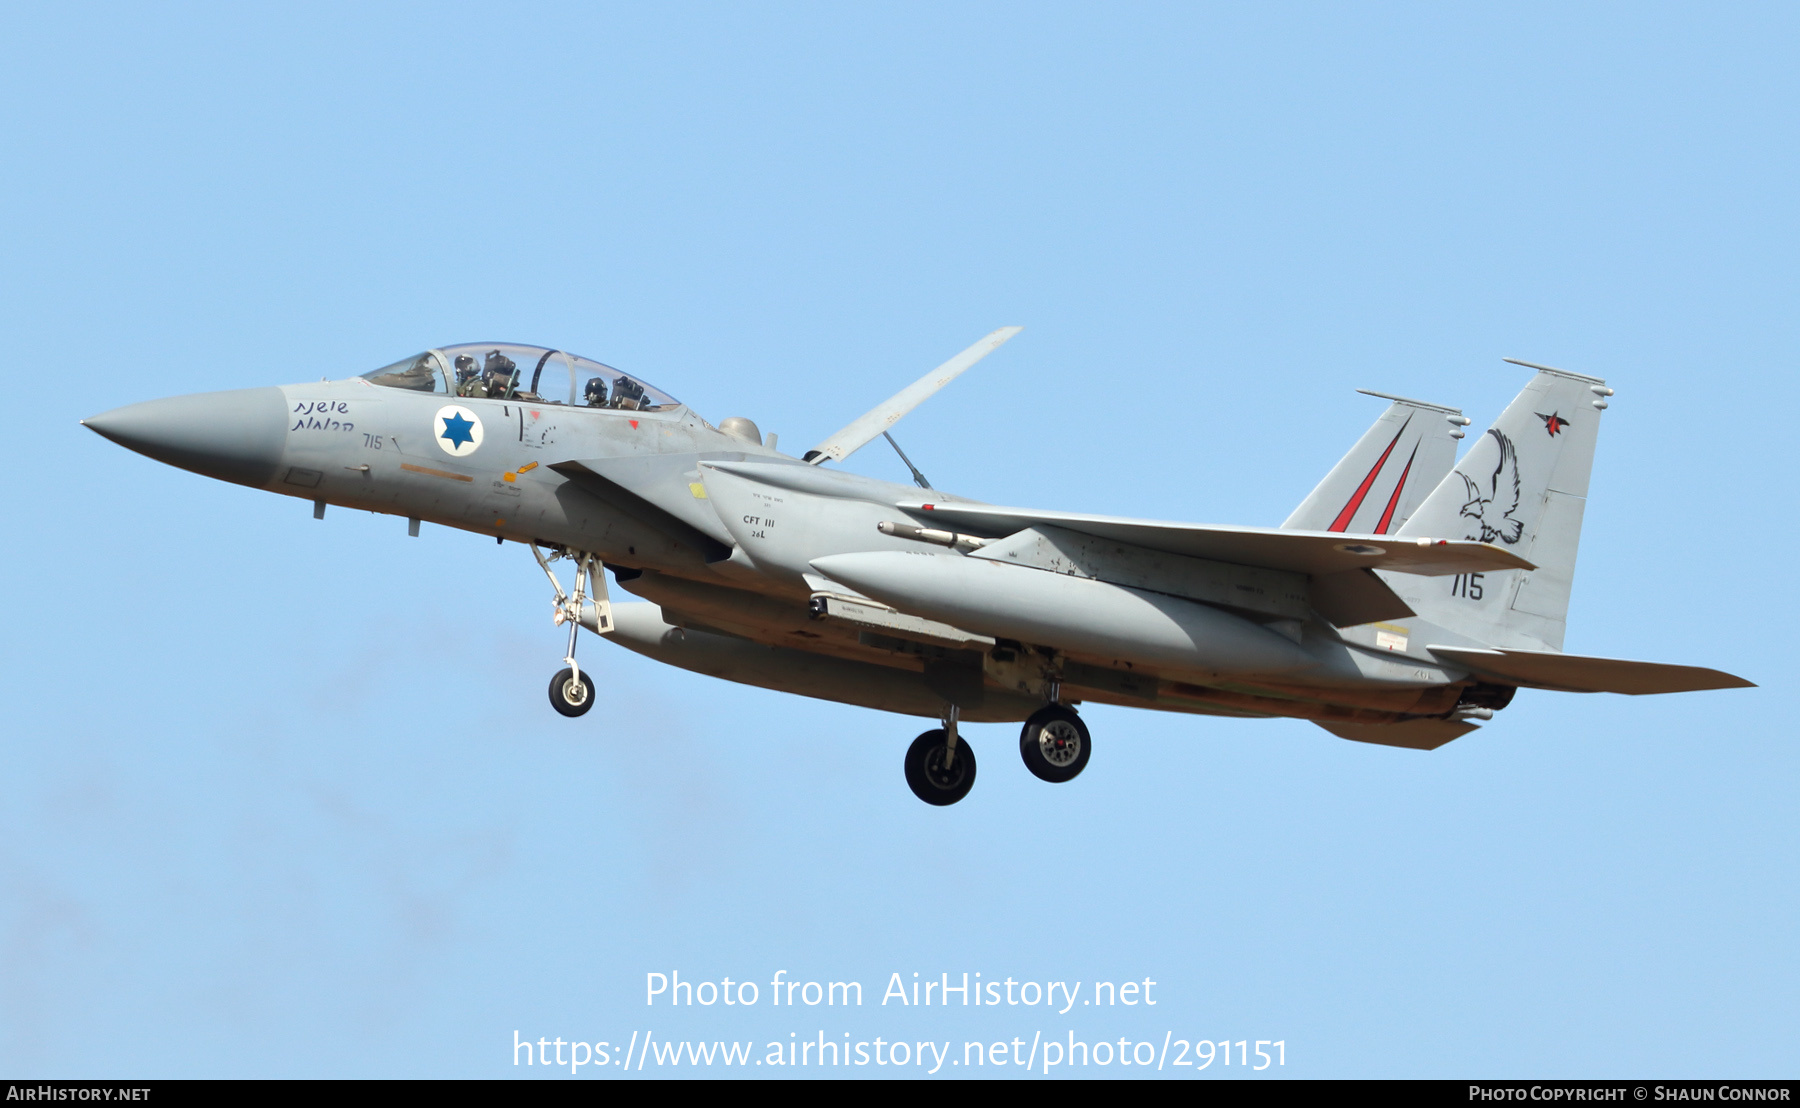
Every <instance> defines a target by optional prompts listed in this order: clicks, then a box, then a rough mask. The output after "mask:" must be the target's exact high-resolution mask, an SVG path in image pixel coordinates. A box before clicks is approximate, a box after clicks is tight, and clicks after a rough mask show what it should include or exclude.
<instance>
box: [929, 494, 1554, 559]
mask: <svg viewBox="0 0 1800 1108" xmlns="http://www.w3.org/2000/svg"><path fill="white" fill-rule="evenodd" d="M896 507H898V508H899V509H900V510H901V511H903V512H905V513H907V514H908V515H910V516H912V517H913V518H914V519H917V520H919V521H921V522H925V523H927V524H928V525H929V526H932V527H939V528H947V529H949V530H953V531H961V532H966V533H969V534H974V535H977V536H980V537H983V538H999V537H1002V536H1006V535H1011V534H1014V533H1016V532H1019V531H1023V530H1025V529H1026V528H1029V527H1037V526H1041V525H1048V526H1052V527H1061V528H1064V529H1065V530H1069V531H1078V532H1081V533H1082V534H1086V535H1092V536H1094V537H1095V538H1101V539H1111V540H1113V541H1115V542H1126V543H1131V544H1133V545H1135V546H1141V547H1145V548H1147V549H1150V550H1160V551H1163V552H1165V553H1168V554H1182V555H1186V556H1188V557H1190V558H1207V559H1210V560H1212V561H1216V562H1233V563H1235V564H1237V565H1245V566H1257V567H1260V568H1263V569H1279V570H1286V571H1288V572H1291V573H1305V574H1311V575H1314V576H1325V575H1328V574H1334V573H1348V572H1350V571H1352V570H1358V569H1387V570H1395V571H1398V572H1400V573H1413V574H1419V575H1421V576H1425V577H1444V576H1449V575H1451V574H1458V573H1489V572H1497V571H1500V570H1507V569H1535V568H1537V567H1535V566H1534V565H1532V563H1530V562H1528V561H1526V560H1525V559H1523V558H1521V557H1519V556H1518V555H1516V554H1514V553H1512V552H1511V551H1508V550H1504V549H1502V548H1500V547H1498V546H1494V545H1492V544H1491V543H1483V542H1470V541H1468V540H1465V539H1428V538H1405V539H1401V538H1395V537H1393V536H1387V535H1383V536H1378V537H1377V536H1369V535H1349V534H1338V533H1332V532H1328V531H1283V530H1280V529H1278V528H1272V527H1226V526H1218V525H1214V524H1205V523H1164V522H1160V521H1157V520H1148V519H1126V518H1122V517H1119V516H1097V515H1083V514H1080V513H1077V512H1043V511H1030V510H1027V509H1023V508H996V507H991V506H989V505H985V504H943V503H938V502H936V501H922V500H921V501H915V502H903V503H900V504H898V505H896Z"/></svg>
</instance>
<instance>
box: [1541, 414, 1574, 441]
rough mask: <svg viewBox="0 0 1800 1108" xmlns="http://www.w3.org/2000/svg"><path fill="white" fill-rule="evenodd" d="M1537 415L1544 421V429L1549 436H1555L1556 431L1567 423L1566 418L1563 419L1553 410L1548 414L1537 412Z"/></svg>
mask: <svg viewBox="0 0 1800 1108" xmlns="http://www.w3.org/2000/svg"><path fill="white" fill-rule="evenodd" d="M1537 417H1538V418H1539V419H1541V420H1543V421H1544V430H1546V431H1548V432H1550V437H1551V438H1555V437H1556V433H1557V432H1558V431H1561V430H1562V429H1563V428H1564V427H1567V426H1568V425H1569V421H1568V420H1566V419H1564V418H1563V417H1562V416H1561V415H1558V414H1557V413H1555V412H1552V413H1551V414H1549V415H1545V414H1544V413H1543V412H1538V413H1537Z"/></svg>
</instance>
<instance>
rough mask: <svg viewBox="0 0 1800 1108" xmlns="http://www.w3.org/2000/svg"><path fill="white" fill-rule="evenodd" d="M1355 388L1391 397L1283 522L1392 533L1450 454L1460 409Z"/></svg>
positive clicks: (1446, 467)
mask: <svg viewBox="0 0 1800 1108" xmlns="http://www.w3.org/2000/svg"><path fill="white" fill-rule="evenodd" d="M1357 391H1358V392H1361V393H1363V394H1364V395H1367V396H1377V397H1380V398H1381V399H1383V400H1391V401H1393V403H1392V404H1390V405H1389V406H1388V410H1387V411H1385V412H1383V413H1382V414H1381V418H1380V419H1377V420H1376V421H1375V426H1373V427H1371V428H1369V430H1368V431H1367V432H1366V433H1364V435H1363V437H1362V438H1360V439H1358V440H1357V442H1356V445H1355V446H1353V447H1351V448H1350V453H1348V454H1345V455H1344V456H1343V458H1342V459H1341V460H1339V462H1338V464H1337V465H1336V466H1333V467H1332V470H1331V472H1330V473H1328V474H1326V475H1325V479H1324V480H1323V481H1320V482H1319V486H1318V488H1315V489H1314V490H1313V491H1312V495H1310V496H1308V497H1307V498H1306V499H1305V500H1304V501H1302V502H1301V504H1300V506H1299V507H1298V508H1295V509H1294V514H1293V515H1291V516H1288V517H1287V522H1285V523H1283V524H1282V525H1281V526H1282V528H1283V529H1284V530H1288V531H1348V532H1350V533H1352V534H1359V535H1391V534H1393V533H1394V532H1396V531H1398V530H1399V529H1400V526H1401V524H1403V523H1405V522H1406V520H1407V518H1408V517H1410V516H1411V515H1412V514H1413V511H1414V510H1415V509H1416V508H1418V506H1419V505H1420V504H1421V503H1422V502H1423V501H1424V500H1425V497H1426V496H1428V495H1429V494H1430V493H1431V490H1432V489H1434V488H1436V487H1437V484H1438V482H1439V481H1441V480H1443V478H1444V475H1445V474H1446V473H1449V472H1450V464H1451V463H1452V462H1454V461H1456V440H1457V439H1460V438H1462V436H1463V431H1462V429H1463V427H1464V426H1465V425H1466V424H1467V423H1468V422H1469V421H1468V420H1466V419H1464V418H1463V415H1462V412H1461V411H1460V410H1458V409H1456V408H1446V407H1443V406H1442V405H1438V404H1427V403H1425V402H1424V401H1422V400H1408V399H1406V398H1405V397H1400V396H1388V395H1386V394H1385V393H1379V392H1369V391H1368V390H1367V389H1358V390H1357Z"/></svg>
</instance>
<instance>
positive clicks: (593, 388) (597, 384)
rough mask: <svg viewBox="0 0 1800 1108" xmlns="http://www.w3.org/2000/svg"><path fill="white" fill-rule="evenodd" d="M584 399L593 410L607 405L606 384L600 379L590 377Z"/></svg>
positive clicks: (583, 395)
mask: <svg viewBox="0 0 1800 1108" xmlns="http://www.w3.org/2000/svg"><path fill="white" fill-rule="evenodd" d="M581 395H582V398H583V399H585V400H586V401H587V402H588V406H589V407H591V408H594V407H599V406H600V405H602V404H604V403H606V382H605V381H604V380H602V379H601V378H599V377H589V378H588V382H587V387H586V388H584V389H583V390H582V393H581Z"/></svg>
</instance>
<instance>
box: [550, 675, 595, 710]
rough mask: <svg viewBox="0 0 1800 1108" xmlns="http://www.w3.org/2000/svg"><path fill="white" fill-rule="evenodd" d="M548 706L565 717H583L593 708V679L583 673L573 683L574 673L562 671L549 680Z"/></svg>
mask: <svg viewBox="0 0 1800 1108" xmlns="http://www.w3.org/2000/svg"><path fill="white" fill-rule="evenodd" d="M550 706H551V707H552V708H555V709H556V710H557V711H559V712H561V713H562V714H563V715H565V716H569V717H574V716H579V715H585V714H586V713H587V710H588V709H589V708H592V707H593V706H594V679H593V678H592V677H589V676H588V675H587V674H585V673H583V674H582V675H581V684H580V685H579V686H577V685H576V683H575V671H574V670H572V669H564V670H562V671H561V672H559V673H557V675H556V676H555V677H552V678H551V679H550Z"/></svg>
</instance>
